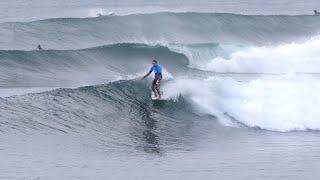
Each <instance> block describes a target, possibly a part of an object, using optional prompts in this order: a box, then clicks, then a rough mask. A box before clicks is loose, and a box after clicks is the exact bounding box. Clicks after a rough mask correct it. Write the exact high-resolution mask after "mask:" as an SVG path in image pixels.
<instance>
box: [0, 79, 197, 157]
mask: <svg viewBox="0 0 320 180" xmlns="http://www.w3.org/2000/svg"><path fill="white" fill-rule="evenodd" d="M148 86H149V84H146V83H144V82H141V81H136V80H125V81H124V80H122V81H117V82H112V83H108V84H105V85H97V86H86V87H81V88H75V89H69V88H61V89H56V90H53V91H47V92H42V93H37V94H27V95H22V96H13V97H9V98H5V99H0V105H1V116H0V132H1V133H12V132H22V133H30V132H31V133H34V132H35V131H36V132H37V133H38V132H45V133H50V134H57V133H58V134H65V133H68V134H72V133H73V134H77V133H86V134H87V133H89V134H91V136H94V137H96V138H97V140H98V141H101V143H104V144H106V146H108V148H119V146H120V147H122V148H126V147H131V146H132V147H136V148H138V149H143V150H145V151H148V152H149V151H159V150H160V149H158V146H159V142H158V141H160V140H161V142H162V144H161V146H162V147H166V146H171V145H172V144H175V145H177V144H179V143H183V141H184V138H185V134H186V133H187V131H188V129H190V125H191V124H192V123H193V122H194V121H195V120H197V119H199V116H197V115H196V114H193V113H192V112H191V111H190V110H189V108H188V105H187V103H186V102H185V101H184V100H183V99H182V98H180V100H178V101H167V102H166V104H161V103H160V104H154V102H152V100H151V99H150V90H149V88H148ZM181 115H183V116H184V120H183V122H182V121H181ZM159 119H161V121H159ZM155 126H157V128H156V127H155ZM177 127H180V128H177ZM155 129H157V131H155ZM160 137H161V138H162V139H160Z"/></svg>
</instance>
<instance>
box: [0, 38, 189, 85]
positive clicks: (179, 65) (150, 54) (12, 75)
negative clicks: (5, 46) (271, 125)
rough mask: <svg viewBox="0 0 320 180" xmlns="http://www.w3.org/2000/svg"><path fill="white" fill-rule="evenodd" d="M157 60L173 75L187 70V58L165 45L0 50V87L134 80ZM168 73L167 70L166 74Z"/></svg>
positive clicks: (90, 83) (87, 83)
mask: <svg viewBox="0 0 320 180" xmlns="http://www.w3.org/2000/svg"><path fill="white" fill-rule="evenodd" d="M152 59H158V60H160V62H161V64H163V65H164V70H165V71H166V72H170V73H171V74H173V75H174V74H183V73H184V72H185V71H187V65H188V59H187V58H186V57H185V56H184V55H183V54H180V53H176V52H173V51H170V50H169V49H168V48H167V47H163V46H148V45H144V44H114V45H108V46H101V47H95V48H90V49H82V50H64V51H61V50H45V51H17V50H15V51H11V50H10V51H4V50H2V51H0V65H1V67H0V69H1V71H0V87H2V88H14V87H75V86H77V87H79V86H83V85H92V84H101V83H105V82H110V81H115V80H120V79H131V78H134V77H137V76H141V75H142V74H144V73H145V72H147V71H148V70H149V67H150V66H151V60H152ZM166 74H168V73H166Z"/></svg>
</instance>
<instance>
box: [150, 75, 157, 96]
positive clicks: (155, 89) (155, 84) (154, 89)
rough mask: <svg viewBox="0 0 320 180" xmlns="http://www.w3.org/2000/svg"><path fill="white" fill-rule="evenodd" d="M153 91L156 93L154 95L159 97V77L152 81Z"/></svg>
mask: <svg viewBox="0 0 320 180" xmlns="http://www.w3.org/2000/svg"><path fill="white" fill-rule="evenodd" d="M151 88H152V91H153V93H154V96H155V97H156V98H157V97H158V94H157V79H154V80H153V82H152V87H151Z"/></svg>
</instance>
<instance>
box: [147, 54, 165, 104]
mask: <svg viewBox="0 0 320 180" xmlns="http://www.w3.org/2000/svg"><path fill="white" fill-rule="evenodd" d="M152 71H153V72H154V80H153V81H152V91H153V93H154V96H155V97H156V98H157V99H161V93H160V81H161V79H162V68H161V65H160V64H159V63H158V61H157V60H152V67H151V69H150V71H149V72H148V73H147V74H146V75H144V76H143V77H142V79H144V78H146V77H148V76H149V75H150V74H151V73H152Z"/></svg>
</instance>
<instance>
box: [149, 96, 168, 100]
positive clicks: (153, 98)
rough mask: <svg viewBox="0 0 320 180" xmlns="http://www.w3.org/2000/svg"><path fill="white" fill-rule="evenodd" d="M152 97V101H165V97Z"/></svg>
mask: <svg viewBox="0 0 320 180" xmlns="http://www.w3.org/2000/svg"><path fill="white" fill-rule="evenodd" d="M151 99H152V101H165V99H157V98H155V97H153V96H152V97H151Z"/></svg>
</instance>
